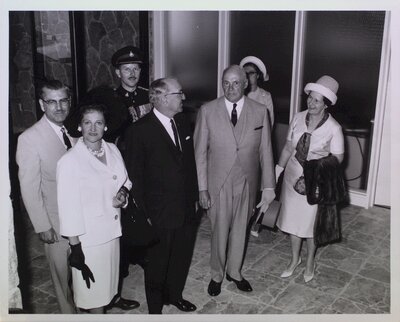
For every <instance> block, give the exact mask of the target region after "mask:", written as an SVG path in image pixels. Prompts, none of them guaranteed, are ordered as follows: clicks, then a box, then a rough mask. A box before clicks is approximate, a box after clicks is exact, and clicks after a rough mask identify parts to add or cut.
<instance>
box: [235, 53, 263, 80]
mask: <svg viewBox="0 0 400 322" xmlns="http://www.w3.org/2000/svg"><path fill="white" fill-rule="evenodd" d="M247 63H252V64H254V65H256V66H257V67H258V69H259V70H260V71H261V73H262V74H263V76H264V81H265V82H266V81H267V80H269V75H268V74H267V69H266V68H265V65H264V63H263V62H262V60H261V59H259V58H257V57H255V56H247V57H244V58H243V59H242V60H241V61H240V64H239V65H240V67H242V68H243V66H244V65H246V64H247Z"/></svg>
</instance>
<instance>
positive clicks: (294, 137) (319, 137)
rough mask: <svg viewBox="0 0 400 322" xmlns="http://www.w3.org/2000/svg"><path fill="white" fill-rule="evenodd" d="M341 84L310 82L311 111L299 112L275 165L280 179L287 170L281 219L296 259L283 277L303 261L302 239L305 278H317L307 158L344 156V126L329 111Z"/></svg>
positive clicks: (314, 208)
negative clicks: (306, 188) (305, 173)
mask: <svg viewBox="0 0 400 322" xmlns="http://www.w3.org/2000/svg"><path fill="white" fill-rule="evenodd" d="M338 88H339V84H338V83H337V82H336V80H334V79H333V78H332V77H329V76H322V77H321V78H320V79H318V81H317V82H316V83H308V84H307V85H306V86H305V88H304V91H305V93H306V94H307V95H308V98H307V108H308V109H307V110H305V111H302V112H300V113H297V114H296V115H295V116H294V117H293V120H292V122H291V123H290V126H289V131H288V135H287V141H286V144H285V147H284V148H283V150H282V153H281V155H280V158H279V162H278V164H277V165H276V167H275V173H276V180H278V178H279V175H280V174H281V173H282V171H283V170H284V169H285V173H284V178H283V184H282V192H281V202H282V208H281V212H280V216H279V218H278V221H277V226H278V227H279V229H280V230H281V231H284V232H286V233H288V234H290V241H291V248H292V258H291V261H290V263H289V265H288V266H287V268H286V270H284V272H283V273H282V274H281V277H289V276H291V275H292V274H293V272H294V270H295V269H296V267H297V266H299V265H300V263H301V257H300V250H301V244H302V240H303V239H306V242H307V260H306V268H305V271H304V281H305V282H309V281H310V280H312V279H313V277H314V270H315V261H314V259H315V252H316V246H315V245H314V239H313V227H314V221H315V216H316V213H317V208H318V205H310V204H308V203H307V198H306V196H305V192H304V191H301V190H302V188H303V187H302V186H303V184H302V182H304V181H302V179H300V177H302V175H303V166H302V164H303V163H304V161H305V160H314V159H320V158H323V157H326V156H328V155H329V154H332V155H333V156H335V157H336V158H337V159H338V161H339V162H342V160H343V155H344V140H343V133H342V128H341V126H340V125H339V123H338V122H336V120H335V119H334V118H333V117H332V116H331V115H330V114H329V113H328V112H327V111H326V108H327V107H328V106H330V105H334V104H335V103H336V100H337V96H336V93H337V90H338ZM299 179H300V180H299Z"/></svg>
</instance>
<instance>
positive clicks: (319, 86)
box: [304, 75, 339, 105]
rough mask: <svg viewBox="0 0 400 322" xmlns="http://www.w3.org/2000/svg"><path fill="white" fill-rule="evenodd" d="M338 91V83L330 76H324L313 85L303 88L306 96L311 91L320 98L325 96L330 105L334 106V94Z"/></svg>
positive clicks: (335, 97)
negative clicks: (319, 95)
mask: <svg viewBox="0 0 400 322" xmlns="http://www.w3.org/2000/svg"><path fill="white" fill-rule="evenodd" d="M338 89H339V83H338V82H337V81H336V80H335V79H333V78H332V77H330V76H327V75H324V76H322V77H321V78H320V79H318V80H317V81H316V82H315V83H308V84H307V85H306V86H305V87H304V92H305V93H306V94H307V95H308V94H310V92H311V91H314V92H317V93H319V94H321V95H322V96H325V97H326V98H327V99H328V100H330V101H331V103H332V105H335V103H336V100H337V96H336V93H337V91H338Z"/></svg>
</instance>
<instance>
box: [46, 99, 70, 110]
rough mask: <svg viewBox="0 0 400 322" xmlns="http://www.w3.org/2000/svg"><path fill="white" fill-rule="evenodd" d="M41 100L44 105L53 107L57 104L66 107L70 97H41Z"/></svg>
mask: <svg viewBox="0 0 400 322" xmlns="http://www.w3.org/2000/svg"><path fill="white" fill-rule="evenodd" d="M42 101H43V102H44V103H45V104H46V105H48V106H50V107H52V108H55V107H57V105H60V106H61V107H67V106H68V105H69V102H70V99H69V98H62V99H60V100H59V101H56V100H44V99H42Z"/></svg>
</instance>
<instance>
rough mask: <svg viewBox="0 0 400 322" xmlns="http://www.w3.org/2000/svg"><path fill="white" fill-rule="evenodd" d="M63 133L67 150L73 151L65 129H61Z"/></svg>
mask: <svg viewBox="0 0 400 322" xmlns="http://www.w3.org/2000/svg"><path fill="white" fill-rule="evenodd" d="M61 132H62V136H63V140H64V144H65V146H66V147H67V150H69V149H71V148H72V145H71V141H70V140H69V138H68V136H67V133H65V129H64V128H63V127H62V128H61Z"/></svg>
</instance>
